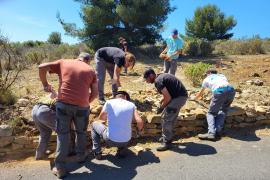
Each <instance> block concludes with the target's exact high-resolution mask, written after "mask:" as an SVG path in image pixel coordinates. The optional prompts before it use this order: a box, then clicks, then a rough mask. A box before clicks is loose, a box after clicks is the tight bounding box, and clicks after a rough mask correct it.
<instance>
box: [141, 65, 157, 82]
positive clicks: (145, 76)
mask: <svg viewBox="0 0 270 180" xmlns="http://www.w3.org/2000/svg"><path fill="white" fill-rule="evenodd" d="M151 74H156V73H155V71H154V70H153V69H151V68H150V69H147V70H145V71H144V73H143V78H144V79H146V78H148V77H149V76H150V75H151Z"/></svg>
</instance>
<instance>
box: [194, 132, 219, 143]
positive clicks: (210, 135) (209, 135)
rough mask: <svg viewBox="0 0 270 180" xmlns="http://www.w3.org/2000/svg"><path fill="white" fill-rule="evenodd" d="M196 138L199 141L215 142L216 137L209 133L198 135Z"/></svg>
mask: <svg viewBox="0 0 270 180" xmlns="http://www.w3.org/2000/svg"><path fill="white" fill-rule="evenodd" d="M198 137H199V139H202V140H210V141H214V140H216V136H215V135H214V134H210V133H205V134H199V135H198Z"/></svg>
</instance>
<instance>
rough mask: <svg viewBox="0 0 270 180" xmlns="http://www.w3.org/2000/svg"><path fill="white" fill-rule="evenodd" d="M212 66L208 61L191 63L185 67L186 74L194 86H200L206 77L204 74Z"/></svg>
mask: <svg viewBox="0 0 270 180" xmlns="http://www.w3.org/2000/svg"><path fill="white" fill-rule="evenodd" d="M210 67H211V65H210V64H207V63H202V62H199V63H195V64H190V65H188V66H187V67H185V69H184V73H185V76H186V77H187V79H189V80H190V81H191V82H192V85H193V86H195V87H196V86H200V84H201V83H202V80H203V78H204V74H205V72H206V70H207V69H209V68H210Z"/></svg>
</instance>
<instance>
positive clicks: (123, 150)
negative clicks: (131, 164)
mask: <svg viewBox="0 0 270 180" xmlns="http://www.w3.org/2000/svg"><path fill="white" fill-rule="evenodd" d="M126 150H127V149H126V148H118V149H117V152H116V154H115V156H116V157H117V158H120V159H121V158H125V157H126V156H127V152H126Z"/></svg>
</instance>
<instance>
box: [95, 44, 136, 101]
mask: <svg viewBox="0 0 270 180" xmlns="http://www.w3.org/2000/svg"><path fill="white" fill-rule="evenodd" d="M135 61H136V58H135V56H134V55H133V54H131V53H128V52H126V53H125V52H124V51H123V50H121V49H119V48H116V47H103V48H101V49H99V50H97V52H96V53H95V63H96V73H97V79H98V92H99V103H100V104H101V105H104V104H105V102H106V101H105V98H104V83H105V77H106V70H107V71H108V73H109V75H110V78H111V80H112V95H113V96H115V93H116V92H117V89H118V87H120V86H121V83H120V72H121V69H122V68H124V67H132V68H133V66H134V65H135Z"/></svg>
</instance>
